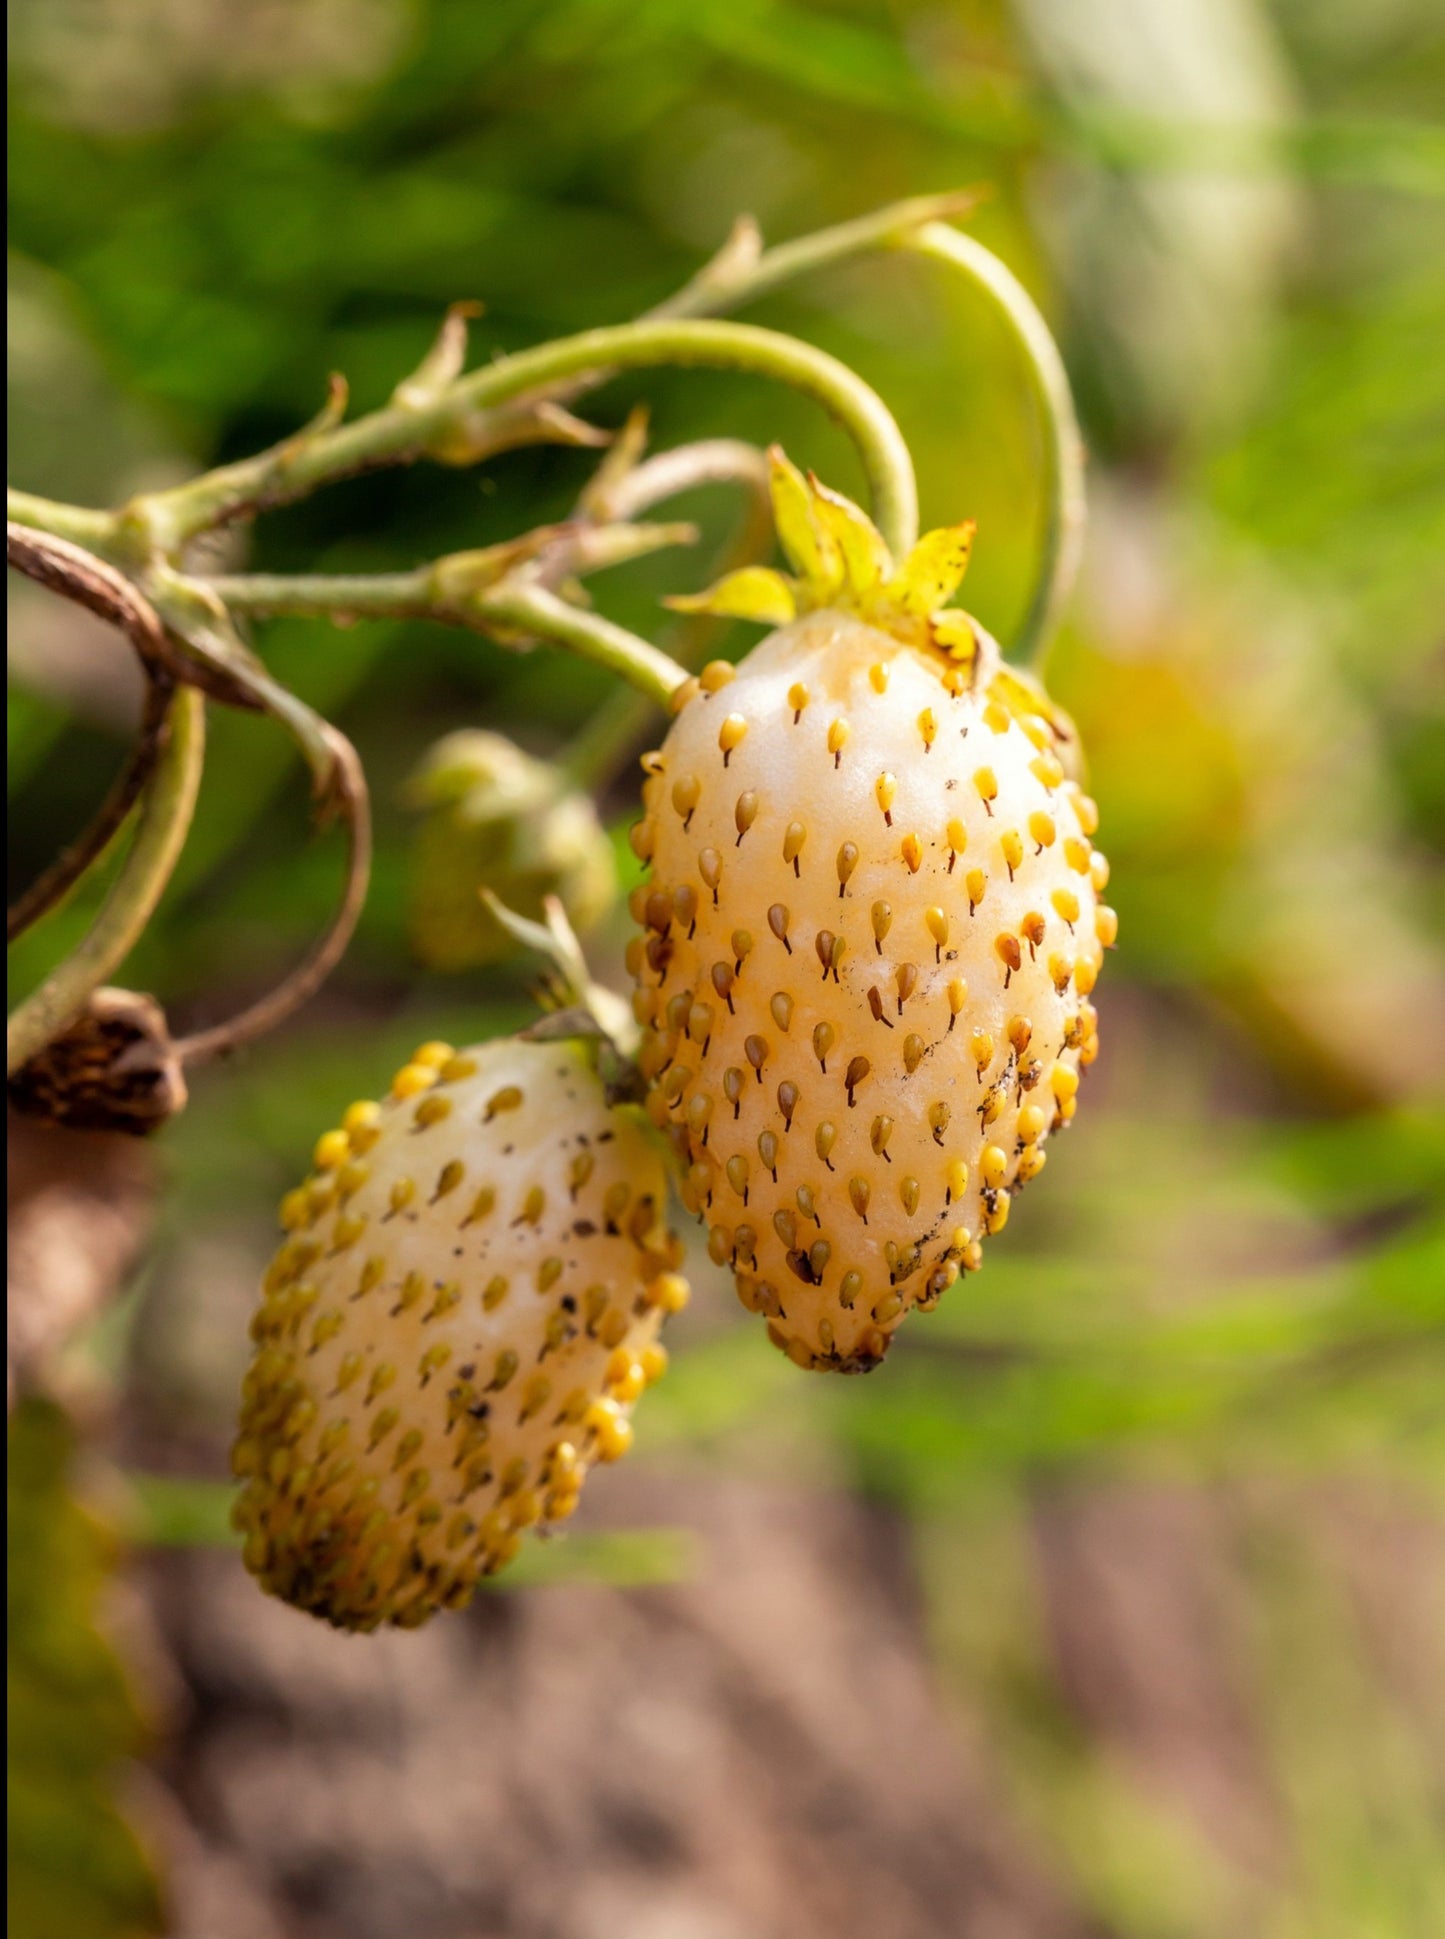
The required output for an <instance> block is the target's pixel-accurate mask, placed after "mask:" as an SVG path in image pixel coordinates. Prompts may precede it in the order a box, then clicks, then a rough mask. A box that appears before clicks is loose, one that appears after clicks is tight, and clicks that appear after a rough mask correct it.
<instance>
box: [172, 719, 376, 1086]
mask: <svg viewBox="0 0 1445 1939" xmlns="http://www.w3.org/2000/svg"><path fill="white" fill-rule="evenodd" d="M325 734H326V738H327V740H328V741H329V743H330V745H331V750H332V754H333V757H334V767H333V778H332V787H331V801H332V803H333V804H334V806H335V808H336V810H337V811H338V812H339V813H340V814H342V815H343V816H344V817H345V820H346V831H347V859H346V879H345V882H344V884H343V887H342V892H341V900H340V902H339V903H338V904H337V907H336V913H335V915H334V916H333V917H332V919H331V922H330V924H329V925H328V926H327V929H326V931H325V933H324V935H322V936H321V937H320V938H319V940H318V941H317V942H316V944H315V945H314V947H313V948H312V949H311V951H310V952H309V954H308V955H306V956H305V957H303V958H302V960H301V961H300V962H299V963H298V964H297V965H296V967H295V969H293V970H292V971H291V972H290V974H289V975H287V976H286V977H284V978H283V979H282V981H281V982H280V983H278V984H277V985H276V987H275V988H274V989H272V990H269V991H268V992H267V993H266V995H265V996H263V997H260V998H258V1000H257V1001H256V1002H255V1003H253V1004H250V1005H249V1006H248V1007H247V1008H246V1009H244V1010H242V1011H240V1012H239V1014H238V1015H236V1016H234V1017H230V1018H228V1019H227V1020H226V1021H225V1022H224V1023H218V1024H214V1025H212V1027H211V1028H210V1029H208V1030H198V1031H195V1032H193V1033H192V1034H191V1035H190V1036H189V1037H182V1038H180V1039H179V1040H178V1041H177V1043H176V1046H175V1052H176V1055H177V1057H178V1058H179V1059H180V1061H181V1062H182V1064H185V1065H194V1064H201V1063H205V1062H208V1061H209V1060H210V1059H211V1058H214V1057H221V1056H225V1055H227V1054H228V1053H229V1052H231V1051H234V1050H237V1049H239V1048H240V1046H241V1045H242V1044H246V1043H250V1042H252V1041H253V1040H254V1039H255V1038H257V1037H261V1036H264V1035H265V1034H266V1032H267V1031H268V1030H274V1029H275V1027H276V1025H277V1024H278V1023H282V1022H284V1021H285V1019H286V1018H287V1017H289V1016H290V1015H291V1014H292V1012H293V1011H295V1010H299V1009H300V1008H301V1006H302V1004H303V1003H307V1002H309V1001H310V999H311V998H312V997H313V996H314V995H315V994H316V992H317V991H318V990H319V989H320V988H321V985H322V984H323V983H324V982H325V981H326V979H327V977H328V976H329V975H330V974H331V972H332V970H333V969H335V967H336V965H337V964H338V963H339V962H340V960H341V958H342V956H343V955H344V954H345V951H346V946H347V944H348V943H349V942H350V941H351V937H352V933H353V931H354V930H355V928H356V924H357V920H358V918H359V917H360V915H361V910H362V906H363V904H364V903H365V901H366V885H367V881H368V878H369V876H370V873H371V804H370V797H369V796H368V793H367V787H366V777H365V774H364V773H363V771H362V766H361V761H360V759H359V757H358V755H357V752H356V749H355V748H354V747H353V746H352V745H351V742H350V741H349V740H347V738H346V736H345V735H344V734H343V733H341V732H340V730H339V729H337V728H335V727H332V726H330V725H328V726H327V727H326V729H325Z"/></svg>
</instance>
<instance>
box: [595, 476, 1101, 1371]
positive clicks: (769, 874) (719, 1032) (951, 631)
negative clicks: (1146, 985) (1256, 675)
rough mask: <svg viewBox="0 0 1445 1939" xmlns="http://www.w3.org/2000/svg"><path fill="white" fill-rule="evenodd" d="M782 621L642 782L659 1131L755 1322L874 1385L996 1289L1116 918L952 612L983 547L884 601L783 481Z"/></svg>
mask: <svg viewBox="0 0 1445 1939" xmlns="http://www.w3.org/2000/svg"><path fill="white" fill-rule="evenodd" d="M773 484H774V503H775V510H776V513H777V521H778V528H779V536H780V539H781V541H782V543H783V546H784V549H785V551H786V552H787V553H788V555H789V557H790V559H791V561H792V563H793V565H794V567H795V568H796V572H797V575H798V576H797V577H795V578H791V579H790V578H785V577H784V576H783V575H782V574H779V573H774V572H770V571H765V570H762V569H759V568H750V569H748V570H747V571H745V572H743V573H739V574H735V575H733V576H732V577H731V578H730V579H727V580H724V581H722V582H721V584H720V585H719V586H718V587H716V588H714V589H713V592H712V593H711V594H706V595H703V596H702V597H701V598H699V599H697V600H694V601H689V602H685V603H687V604H689V605H691V606H693V607H695V608H706V609H707V610H711V611H718V612H727V613H732V614H739V615H748V616H752V617H757V618H764V619H770V620H773V621H775V622H777V623H778V630H777V631H776V632H773V633H771V634H770V635H769V636H768V637H767V638H765V639H764V640H763V641H762V642H761V643H760V644H759V645H758V646H757V647H756V648H755V649H754V650H753V651H752V652H751V653H750V654H749V655H748V656H747V658H746V659H745V660H744V661H743V662H742V664H741V665H740V666H739V667H738V668H737V669H736V670H734V669H733V668H732V667H730V666H727V665H726V664H725V663H721V662H718V663H715V664H714V665H713V666H711V667H709V668H707V669H705V671H704V673H703V674H702V676H701V677H700V679H699V680H697V681H693V682H689V683H688V685H687V687H686V688H684V689H683V690H682V692H681V694H680V696H679V705H678V711H677V717H676V719H675V721H674V723H673V726H672V728H671V730H670V731H669V733H668V735H667V738H666V740H665V741H664V743H663V746H662V748H661V750H660V752H658V753H656V754H654V755H650V756H648V757H646V758H645V760H644V767H645V768H646V769H647V770H648V779H647V782H646V784H645V788H644V816H643V819H642V821H641V822H640V823H639V824H638V827H637V828H636V830H634V846H635V847H636V849H637V852H638V854H639V855H640V856H641V857H642V858H643V859H644V860H645V861H647V862H648V863H649V864H650V867H651V881H650V883H649V884H648V885H647V886H645V887H643V888H641V889H638V890H637V891H635V893H634V896H633V902H632V907H633V911H634V913H635V915H636V916H637V918H638V920H639V921H640V922H641V923H642V924H643V925H644V934H643V935H642V936H641V937H639V938H638V939H637V940H636V941H635V942H634V943H633V945H632V946H631V966H632V968H633V971H634V974H635V977H636V980H637V991H636V1014H637V1018H638V1021H639V1023H640V1024H641V1025H642V1026H643V1044H642V1051H641V1062H642V1067H643V1070H644V1073H645V1074H646V1076H647V1077H648V1079H649V1082H650V1086H651V1090H650V1096H649V1107H650V1109H651V1111H652V1114H653V1116H654V1118H655V1120H656V1121H657V1122H658V1123H659V1124H663V1125H666V1126H668V1127H669V1128H670V1133H671V1136H672V1138H673V1140H674V1144H675V1146H676V1148H677V1150H678V1153H679V1155H680V1158H681V1162H682V1166H683V1169H684V1174H685V1176H684V1184H683V1196H684V1200H685V1202H686V1203H687V1204H688V1205H689V1207H690V1209H692V1210H694V1211H696V1212H699V1213H701V1214H702V1215H703V1216H704V1217H705V1219H706V1221H707V1223H708V1226H709V1233H710V1239H709V1246H710V1251H711V1253H712V1256H713V1258H714V1259H715V1260H717V1261H718V1262H719V1263H723V1262H726V1263H728V1264H730V1265H732V1267H733V1268H734V1270H735V1272H736V1276H737V1285H738V1291H739V1294H740V1296H741V1298H742V1300H743V1302H744V1304H745V1305H747V1306H749V1307H750V1308H751V1309H753V1310H754V1311H757V1312H761V1313H763V1314H765V1315H766V1316H767V1319H768V1323H769V1331H770V1333H771V1335H772V1337H773V1338H774V1340H775V1341H776V1342H777V1343H778V1344H779V1345H780V1346H781V1347H783V1348H784V1349H785V1350H786V1351H787V1352H788V1353H789V1354H790V1355H791V1357H792V1358H793V1359H794V1360H796V1361H797V1362H798V1363H799V1364H800V1365H803V1366H810V1367H823V1368H837V1369H840V1370H843V1371H859V1370H862V1369H865V1368H868V1367H871V1366H873V1365H875V1364H876V1363H877V1362H878V1360H879V1359H880V1358H881V1357H882V1355H883V1354H884V1352H885V1351H886V1349H887V1346H888V1344H889V1340H890V1337H891V1335H892V1333H893V1331H894V1329H895V1328H896V1327H897V1326H898V1324H899V1322H900V1320H901V1319H902V1318H903V1316H904V1315H905V1313H906V1312H907V1311H908V1310H909V1308H910V1307H912V1306H915V1305H920V1306H924V1307H929V1306H932V1305H933V1304H935V1303H936V1301H937V1300H938V1298H939V1296H940V1295H941V1293H942V1292H943V1291H944V1289H945V1288H946V1287H947V1286H948V1285H949V1284H950V1282H951V1281H952V1280H953V1279H954V1278H955V1277H956V1275H957V1273H958V1271H959V1270H960V1269H969V1268H972V1267H975V1266H976V1265H977V1264H978V1263H979V1256H980V1254H979V1249H980V1242H981V1241H982V1239H983V1238H984V1237H985V1236H987V1235H989V1234H991V1233H996V1232H998V1231H1000V1230H1001V1229H1002V1227H1003V1225H1004V1223H1005V1221H1006V1219H1007V1218H1008V1215H1009V1208H1010V1204H1011V1200H1012V1196H1013V1195H1014V1194H1015V1193H1016V1192H1017V1190H1018V1189H1019V1187H1020V1186H1021V1185H1023V1184H1025V1183H1027V1181H1028V1180H1029V1179H1031V1178H1033V1177H1035V1176H1037V1174H1038V1172H1039V1171H1040V1170H1042V1168H1043V1165H1044V1159H1045V1149H1044V1147H1045V1144H1046V1141H1047V1139H1048V1137H1049V1135H1050V1133H1051V1132H1052V1131H1054V1130H1056V1129H1058V1128H1059V1127H1060V1126H1062V1125H1064V1124H1066V1123H1067V1122H1068V1121H1069V1120H1070V1119H1071V1118H1072V1116H1073V1114H1074V1108H1075V1094H1076V1092H1077V1090H1078V1085H1079V1075H1080V1071H1081V1069H1082V1068H1083V1067H1084V1066H1085V1065H1087V1064H1088V1063H1089V1062H1090V1061H1092V1058H1093V1056H1094V1054H1095V1051H1096V1047H1097V1032H1096V1017H1095V1012H1094V1009H1093V1006H1092V1004H1091V1002H1090V1000H1089V996H1090V992H1091V991H1092V989H1093V987H1094V981H1095V977H1096V976H1097V973H1098V970H1099V965H1100V962H1101V960H1102V955H1103V950H1104V948H1105V947H1106V946H1107V945H1108V944H1110V943H1111V942H1112V941H1113V939H1114V933H1115V927H1116V924H1115V919H1114V916H1113V912H1112V911H1111V910H1109V909H1108V908H1106V907H1105V906H1103V904H1102V903H1101V901H1100V899H1099V898H1100V894H1101V892H1102V889H1103V886H1104V883H1105V881H1106V880H1107V874H1108V871H1107V865H1106V863H1105V861H1104V858H1103V856H1102V855H1100V854H1099V853H1098V851H1097V850H1095V848H1094V847H1093V844H1092V839H1091V838H1092V835H1093V832H1094V828H1095V825H1096V815H1095V810H1094V807H1093V804H1092V802H1091V801H1090V800H1089V799H1088V797H1087V796H1086V795H1085V794H1084V793H1083V792H1082V790H1081V789H1080V788H1079V786H1078V785H1077V783H1076V782H1075V781H1074V780H1072V779H1071V778H1070V771H1071V769H1072V767H1073V765H1074V756H1075V753H1076V750H1075V747H1074V743H1073V736H1072V730H1071V727H1070V725H1069V723H1068V721H1067V719H1066V718H1065V717H1064V716H1063V715H1062V714H1061V713H1060V712H1059V711H1058V710H1057V709H1056V708H1055V707H1053V706H1052V704H1051V703H1050V702H1049V701H1048V699H1047V697H1046V696H1045V695H1044V694H1043V692H1042V689H1041V688H1039V687H1038V686H1037V685H1036V684H1035V683H1034V682H1032V681H1031V680H1029V679H1027V678H1026V677H1025V676H1023V675H1021V674H1019V673H1017V672H1016V671H1014V670H1012V669H1007V668H1004V667H1003V666H1002V665H1001V664H1000V661H999V656H998V650H997V648H996V646H995V645H994V643H993V642H992V641H991V640H990V639H989V638H988V636H987V635H986V634H985V633H984V632H983V631H982V629H981V628H979V627H978V626H977V625H976V623H975V622H974V621H973V620H971V619H970V618H969V617H968V615H966V614H964V613H962V612H959V611H955V610H952V609H949V608H948V607H947V604H946V602H947V599H948V597H949V596H950V595H951V593H952V592H953V590H954V588H955V586H956V585H957V583H958V580H959V578H960V577H961V575H962V572H963V569H964V566H965V564H966V561H967V556H968V550H969V545H970V541H971V538H972V527H971V526H960V527H956V528H953V529H951V530H948V531H943V532H934V533H930V534H929V535H928V536H927V537H925V538H924V539H923V540H921V541H920V543H919V545H918V547H917V548H916V550H915V552H914V553H913V554H912V555H911V556H910V558H909V559H908V560H907V561H906V562H905V563H904V565H903V567H902V569H901V570H898V571H896V572H895V569H894V566H893V563H892V561H891V560H890V559H889V557H888V555H887V552H886V549H885V548H884V545H883V542H882V540H881V538H880V537H879V535H878V533H877V532H876V531H875V530H874V529H873V527H872V525H871V524H870V523H869V522H868V520H867V519H866V518H865V517H864V516H863V514H862V513H861V512H860V511H859V510H858V509H857V507H856V506H853V505H851V504H849V503H848V501H847V500H844V499H841V498H838V497H837V496H836V495H834V494H832V493H829V492H827V491H825V490H824V489H823V488H822V487H820V486H818V485H817V484H816V481H811V480H810V481H806V482H805V481H804V480H803V479H802V478H801V477H800V475H799V474H798V473H797V472H796V471H794V470H793V468H792V467H791V466H790V465H788V464H787V461H786V460H785V459H783V458H782V456H781V454H779V453H774V456H773Z"/></svg>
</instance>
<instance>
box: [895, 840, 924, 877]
mask: <svg viewBox="0 0 1445 1939" xmlns="http://www.w3.org/2000/svg"><path fill="white" fill-rule="evenodd" d="M898 852H899V854H900V855H901V856H902V857H903V865H904V867H905V868H906V869H907V870H908V873H909V874H910V875H917V873H918V871H919V869H921V868H922V866H923V843H922V842H921V841H919V839H918V837H917V836H916V835H905V836H904V837H903V840H902V841H901V842H900V843H899V845H898Z"/></svg>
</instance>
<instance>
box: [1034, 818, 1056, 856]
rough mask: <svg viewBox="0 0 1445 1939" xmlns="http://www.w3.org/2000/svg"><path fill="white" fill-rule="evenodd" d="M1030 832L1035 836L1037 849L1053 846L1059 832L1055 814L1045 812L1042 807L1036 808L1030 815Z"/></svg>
mask: <svg viewBox="0 0 1445 1939" xmlns="http://www.w3.org/2000/svg"><path fill="white" fill-rule="evenodd" d="M1029 833H1030V835H1032V836H1033V839H1034V844H1035V847H1036V849H1044V848H1052V847H1053V845H1054V838H1055V836H1056V835H1057V833H1058V830H1057V829H1056V828H1055V826H1054V818H1053V816H1052V815H1049V814H1045V813H1044V811H1043V809H1042V808H1035V810H1034V812H1033V813H1032V814H1031V815H1030V816H1029Z"/></svg>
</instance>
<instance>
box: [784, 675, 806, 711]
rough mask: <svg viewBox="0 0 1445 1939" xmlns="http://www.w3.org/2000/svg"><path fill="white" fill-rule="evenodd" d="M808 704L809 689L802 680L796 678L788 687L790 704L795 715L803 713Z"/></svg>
mask: <svg viewBox="0 0 1445 1939" xmlns="http://www.w3.org/2000/svg"><path fill="white" fill-rule="evenodd" d="M807 704H808V689H807V688H806V687H805V686H804V685H803V683H802V681H801V680H795V681H794V682H793V684H792V686H791V687H789V689H788V705H789V706H790V707H791V708H792V710H793V714H794V716H795V717H796V716H797V715H798V714H801V713H802V711H803V709H804V708H805V707H806V706H807Z"/></svg>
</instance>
